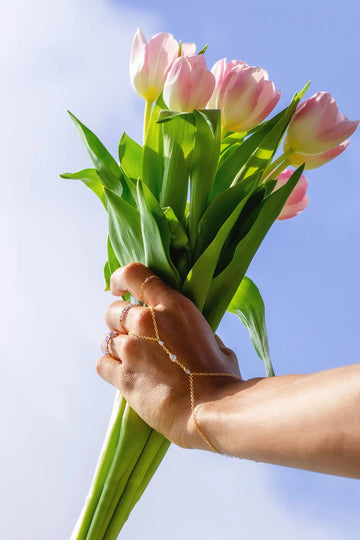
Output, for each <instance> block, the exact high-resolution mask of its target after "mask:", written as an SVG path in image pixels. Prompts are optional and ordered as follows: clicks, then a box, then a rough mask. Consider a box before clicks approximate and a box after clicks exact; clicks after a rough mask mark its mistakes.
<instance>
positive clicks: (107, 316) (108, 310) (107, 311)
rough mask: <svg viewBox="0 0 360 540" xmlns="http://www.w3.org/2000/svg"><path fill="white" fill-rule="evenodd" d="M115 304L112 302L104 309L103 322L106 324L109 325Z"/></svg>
mask: <svg viewBox="0 0 360 540" xmlns="http://www.w3.org/2000/svg"><path fill="white" fill-rule="evenodd" d="M116 304H117V302H112V304H110V305H109V306H108V307H107V308H106V309H105V322H106V324H108V323H110V322H111V320H112V314H113V311H114V309H115V307H116Z"/></svg>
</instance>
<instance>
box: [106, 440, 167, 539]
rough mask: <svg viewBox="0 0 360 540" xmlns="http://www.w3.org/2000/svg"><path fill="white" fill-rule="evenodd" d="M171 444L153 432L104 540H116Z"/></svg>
mask: <svg viewBox="0 0 360 540" xmlns="http://www.w3.org/2000/svg"><path fill="white" fill-rule="evenodd" d="M169 445H170V442H169V441H168V440H167V439H165V437H163V436H162V435H160V433H157V432H156V431H155V430H152V433H151V434H150V437H149V439H148V440H147V443H146V446H145V447H144V450H143V452H142V454H141V456H140V458H139V460H138V462H137V463H136V466H135V468H134V469H133V471H132V473H131V476H130V478H129V480H128V482H127V484H126V487H125V489H124V491H123V494H122V496H121V498H120V500H119V502H118V505H117V508H116V510H115V512H114V515H113V517H112V520H111V522H110V524H109V527H108V529H107V531H106V533H105V536H104V540H116V538H117V537H118V534H119V532H120V530H121V529H122V527H123V525H124V524H125V522H126V521H127V519H128V517H129V514H130V512H131V510H132V509H133V507H134V506H135V504H136V503H137V501H138V500H139V499H140V497H141V495H142V494H143V492H144V490H145V488H146V486H147V485H148V484H149V482H150V480H151V478H152V477H153V475H154V474H155V471H156V469H157V468H158V466H159V465H160V462H161V461H162V459H163V457H164V456H165V454H166V452H167V450H168V448H169Z"/></svg>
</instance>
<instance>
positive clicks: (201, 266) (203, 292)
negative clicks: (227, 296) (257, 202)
mask: <svg viewBox="0 0 360 540" xmlns="http://www.w3.org/2000/svg"><path fill="white" fill-rule="evenodd" d="M255 189H256V182H254V184H253V187H252V189H251V190H250V191H249V193H248V194H247V195H246V196H245V197H243V198H242V199H241V200H240V201H239V202H238V204H237V205H236V207H235V208H234V210H233V211H232V212H231V214H230V216H229V217H228V218H227V220H226V221H225V222H224V223H223V224H222V226H221V227H220V229H219V230H218V232H217V234H216V236H215V238H214V239H213V240H212V242H211V243H210V244H209V245H208V247H207V248H206V249H205V250H204V252H203V253H202V254H201V255H200V257H199V258H198V259H197V261H196V262H195V264H194V266H193V267H192V268H191V270H190V272H189V274H188V275H187V277H186V280H185V282H184V284H183V289H182V292H183V293H184V294H185V295H186V296H188V297H189V298H191V300H192V301H193V302H194V303H195V304H196V306H197V307H198V308H199V310H200V311H202V309H203V307H204V304H205V301H206V297H207V294H208V291H209V288H210V285H211V280H212V278H213V275H214V272H215V269H216V267H217V264H218V261H219V257H220V253H221V251H222V248H223V246H224V243H225V242H226V239H227V238H228V236H229V234H230V232H231V230H232V228H233V226H234V225H235V223H236V221H237V219H238V217H239V216H240V214H241V211H242V210H243V208H244V206H245V204H246V202H247V200H248V199H249V197H250V195H251V193H252V191H253V190H255Z"/></svg>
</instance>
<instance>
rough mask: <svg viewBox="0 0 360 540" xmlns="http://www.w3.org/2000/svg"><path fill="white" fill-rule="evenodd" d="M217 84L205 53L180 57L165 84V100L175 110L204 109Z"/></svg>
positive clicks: (190, 110)
mask: <svg viewBox="0 0 360 540" xmlns="http://www.w3.org/2000/svg"><path fill="white" fill-rule="evenodd" d="M214 86H215V77H214V75H213V74H212V73H211V72H210V71H209V70H208V69H207V67H206V62H205V58H204V55H203V54H197V55H195V56H189V57H186V58H185V57H183V56H181V57H179V58H177V59H176V60H175V62H174V63H173V65H172V67H171V69H170V71H169V73H168V75H167V77H166V81H165V85H164V96H163V97H164V101H165V103H166V105H167V106H168V107H169V109H171V110H173V111H181V112H192V111H193V110H194V109H204V108H205V106H206V104H207V102H208V101H209V99H210V97H211V94H212V92H213V90H214Z"/></svg>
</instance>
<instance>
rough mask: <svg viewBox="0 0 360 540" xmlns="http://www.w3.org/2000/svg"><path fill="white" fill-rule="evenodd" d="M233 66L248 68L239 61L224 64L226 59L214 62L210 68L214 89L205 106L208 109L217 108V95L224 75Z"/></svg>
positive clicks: (244, 63)
mask: <svg viewBox="0 0 360 540" xmlns="http://www.w3.org/2000/svg"><path fill="white" fill-rule="evenodd" d="M234 66H243V67H249V66H248V65H247V63H246V62H242V61H241V60H230V62H226V58H221V60H218V61H217V62H215V64H214V65H213V67H212V68H211V73H213V75H214V76H215V88H214V92H213V94H212V96H211V98H210V100H209V102H208V104H207V108H208V109H217V108H218V107H217V98H218V95H219V89H220V87H221V84H222V82H223V80H224V79H225V77H226V75H227V74H228V73H229V71H230V70H231V69H232V68H233V67H234Z"/></svg>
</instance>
